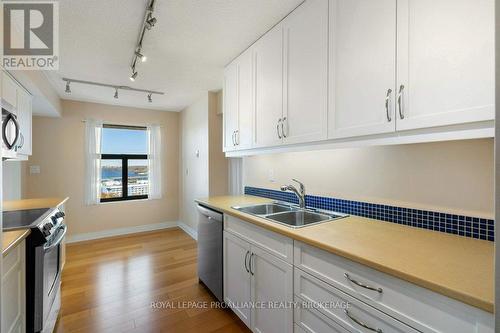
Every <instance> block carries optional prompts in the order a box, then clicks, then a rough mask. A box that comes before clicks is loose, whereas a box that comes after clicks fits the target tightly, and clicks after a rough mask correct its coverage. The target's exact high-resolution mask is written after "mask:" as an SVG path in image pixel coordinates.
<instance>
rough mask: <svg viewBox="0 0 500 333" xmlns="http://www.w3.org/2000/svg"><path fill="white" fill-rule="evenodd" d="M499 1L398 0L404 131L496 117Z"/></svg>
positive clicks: (401, 127) (400, 126)
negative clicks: (496, 32)
mask: <svg viewBox="0 0 500 333" xmlns="http://www.w3.org/2000/svg"><path fill="white" fill-rule="evenodd" d="M494 2H495V1H494V0H400V1H398V90H399V89H401V87H403V86H404V88H403V89H402V100H401V104H402V110H401V115H398V121H397V129H398V130H407V129H415V128H424V127H432V126H443V125H451V124H461V123H468V122H475V121H484V120H490V119H493V118H494V102H495V97H494V93H495V92H494V82H495V79H494V75H495V65H494V60H495V53H494V52H495V51H494V45H495V43H494V34H495V31H494V30H495V25H494V23H495V10H494ZM398 111H399V110H398ZM398 113H399V112H398Z"/></svg>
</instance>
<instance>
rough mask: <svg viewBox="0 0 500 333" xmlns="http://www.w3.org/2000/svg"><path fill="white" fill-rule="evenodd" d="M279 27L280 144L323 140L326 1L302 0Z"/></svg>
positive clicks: (326, 28)
mask: <svg viewBox="0 0 500 333" xmlns="http://www.w3.org/2000/svg"><path fill="white" fill-rule="evenodd" d="M283 27H284V36H285V39H284V46H285V50H284V55H285V56H284V68H285V70H284V73H283V74H284V84H285V89H284V94H285V96H284V99H283V100H284V107H283V109H284V121H283V124H284V136H285V140H284V142H285V143H302V142H310V141H317V140H322V139H326V137H327V128H328V126H327V115H328V110H327V99H328V97H327V91H328V0H306V1H305V2H304V3H303V4H302V5H301V6H300V7H298V8H297V9H296V10H295V11H293V12H292V13H291V14H290V15H289V16H288V17H287V18H286V19H285V21H284V24H283Z"/></svg>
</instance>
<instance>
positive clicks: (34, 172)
mask: <svg viewBox="0 0 500 333" xmlns="http://www.w3.org/2000/svg"><path fill="white" fill-rule="evenodd" d="M39 173H40V166H39V165H30V175H37V174H39Z"/></svg>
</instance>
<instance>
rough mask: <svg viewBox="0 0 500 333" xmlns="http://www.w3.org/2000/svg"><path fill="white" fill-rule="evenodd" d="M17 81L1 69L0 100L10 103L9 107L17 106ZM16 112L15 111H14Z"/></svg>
mask: <svg viewBox="0 0 500 333" xmlns="http://www.w3.org/2000/svg"><path fill="white" fill-rule="evenodd" d="M17 90H18V85H17V83H16V82H15V81H14V80H13V79H12V78H11V77H10V76H9V74H7V73H6V72H4V71H2V100H3V102H4V103H5V102H7V103H8V104H10V107H12V108H14V109H16V108H17ZM14 113H16V112H14Z"/></svg>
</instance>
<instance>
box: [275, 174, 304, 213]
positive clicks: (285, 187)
mask: <svg viewBox="0 0 500 333" xmlns="http://www.w3.org/2000/svg"><path fill="white" fill-rule="evenodd" d="M292 180H293V181H294V182H296V183H298V184H299V186H300V190H297V189H296V188H295V186H293V185H283V186H281V190H282V191H283V192H285V191H292V192H293V193H295V195H296V196H297V198H299V207H300V208H306V187H305V186H304V184H303V183H301V182H300V181H298V180H297V179H292Z"/></svg>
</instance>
